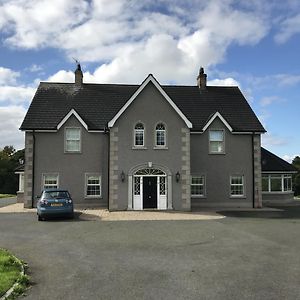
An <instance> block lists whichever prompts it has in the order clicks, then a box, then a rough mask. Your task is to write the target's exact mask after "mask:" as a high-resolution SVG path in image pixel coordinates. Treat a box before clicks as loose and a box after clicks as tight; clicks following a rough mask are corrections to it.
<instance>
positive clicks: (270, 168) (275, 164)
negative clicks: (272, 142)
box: [261, 147, 297, 173]
mask: <svg viewBox="0 0 300 300" xmlns="http://www.w3.org/2000/svg"><path fill="white" fill-rule="evenodd" d="M261 168H262V172H270V173H271V172H297V169H296V168H295V167H294V166H293V165H291V164H289V163H288V162H287V161H285V160H283V159H282V158H280V157H278V156H276V155H275V154H273V153H271V152H270V151H268V150H266V149H265V148H263V147H262V148H261Z"/></svg>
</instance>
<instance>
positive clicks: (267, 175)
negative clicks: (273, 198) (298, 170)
mask: <svg viewBox="0 0 300 300" xmlns="http://www.w3.org/2000/svg"><path fill="white" fill-rule="evenodd" d="M274 176H276V178H277V179H280V180H281V190H280V191H272V189H271V186H272V184H271V180H272V178H274ZM263 177H264V178H266V179H267V180H268V190H267V191H262V193H264V194H278V193H292V192H293V176H292V174H288V173H263V174H262V178H263ZM286 178H288V179H290V180H291V186H290V189H289V190H286V191H285V190H284V179H286Z"/></svg>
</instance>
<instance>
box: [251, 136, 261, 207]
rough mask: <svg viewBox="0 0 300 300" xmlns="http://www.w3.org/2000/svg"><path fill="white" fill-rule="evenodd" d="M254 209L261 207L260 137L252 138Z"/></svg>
mask: <svg viewBox="0 0 300 300" xmlns="http://www.w3.org/2000/svg"><path fill="white" fill-rule="evenodd" d="M253 160H254V161H253V168H254V172H253V175H254V191H253V192H254V208H261V207H262V191H261V189H262V186H261V135H260V134H256V135H254V136H253Z"/></svg>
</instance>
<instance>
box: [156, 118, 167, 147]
mask: <svg viewBox="0 0 300 300" xmlns="http://www.w3.org/2000/svg"><path fill="white" fill-rule="evenodd" d="M160 124H162V125H163V126H164V129H157V126H158V125H160ZM158 132H164V144H163V145H158V144H157V133H158ZM154 145H155V148H156V149H161V148H167V126H166V124H165V123H164V122H158V123H156V125H155V128H154Z"/></svg>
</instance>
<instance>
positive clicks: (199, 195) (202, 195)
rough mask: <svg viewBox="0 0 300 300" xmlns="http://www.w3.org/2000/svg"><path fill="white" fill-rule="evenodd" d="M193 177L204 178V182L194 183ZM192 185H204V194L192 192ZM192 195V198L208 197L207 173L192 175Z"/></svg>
mask: <svg viewBox="0 0 300 300" xmlns="http://www.w3.org/2000/svg"><path fill="white" fill-rule="evenodd" d="M193 178H202V184H200V183H192V182H193ZM192 186H202V187H203V188H202V190H203V194H192ZM191 197H192V198H204V197H206V176H205V175H203V174H202V175H192V176H191Z"/></svg>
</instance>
